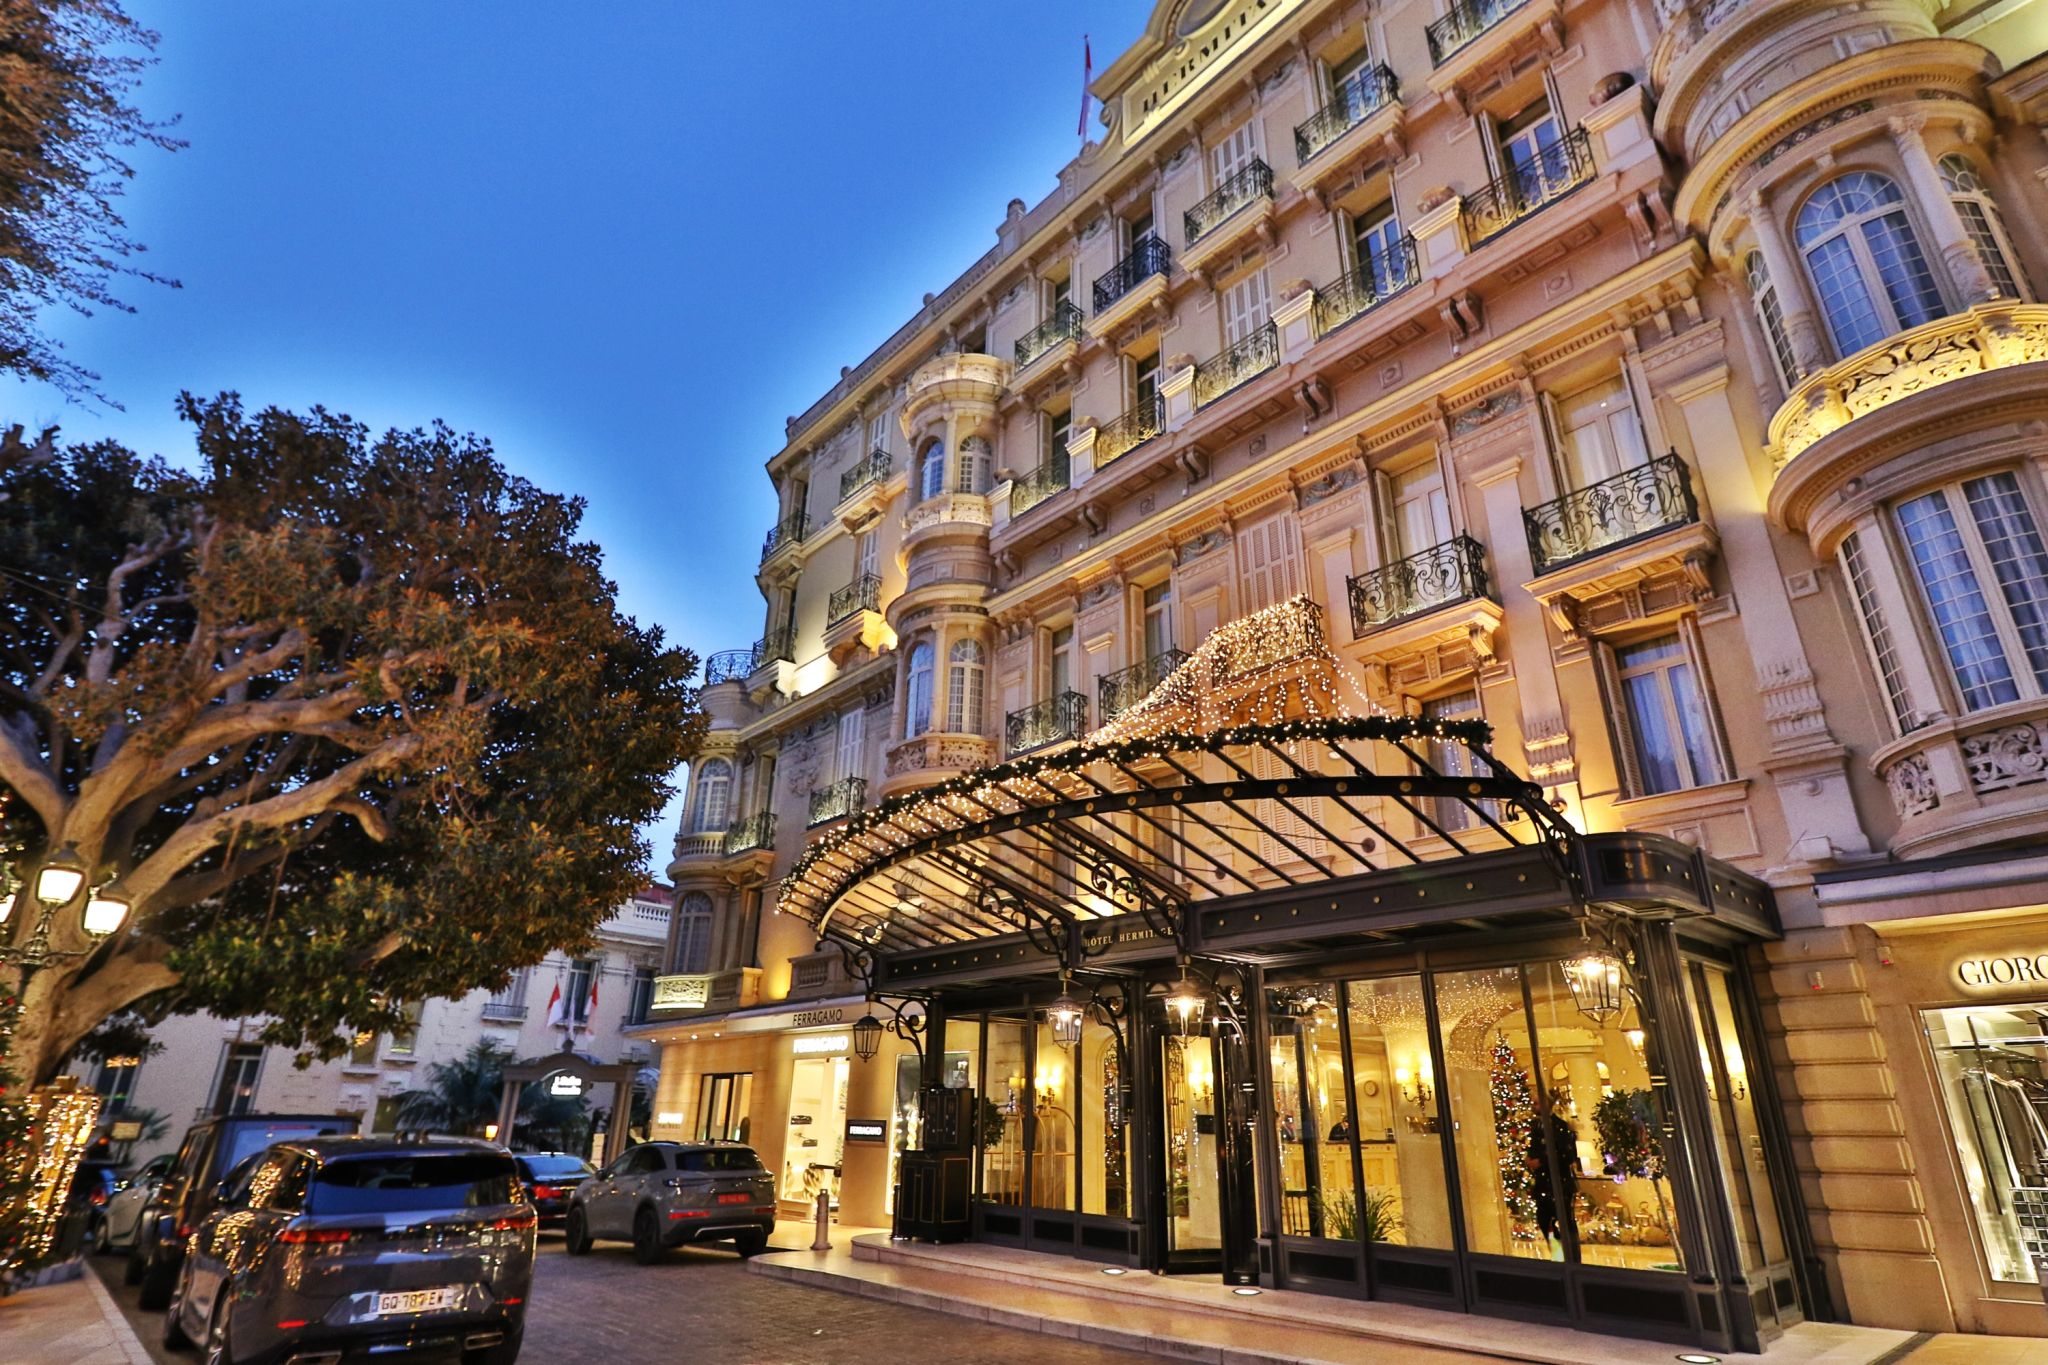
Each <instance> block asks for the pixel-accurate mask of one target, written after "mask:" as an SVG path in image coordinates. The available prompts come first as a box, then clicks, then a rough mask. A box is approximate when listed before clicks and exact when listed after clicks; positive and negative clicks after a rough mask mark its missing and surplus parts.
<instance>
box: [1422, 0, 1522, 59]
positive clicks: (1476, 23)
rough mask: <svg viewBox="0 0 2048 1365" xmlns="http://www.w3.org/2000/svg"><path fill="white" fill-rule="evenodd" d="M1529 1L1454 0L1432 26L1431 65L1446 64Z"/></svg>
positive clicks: (1430, 26)
mask: <svg viewBox="0 0 2048 1365" xmlns="http://www.w3.org/2000/svg"><path fill="white" fill-rule="evenodd" d="M1526 3H1528V0H1452V3H1451V8H1450V10H1449V12H1448V13H1446V14H1445V15H1444V17H1443V18H1441V19H1437V20H1434V21H1432V22H1431V24H1430V25H1429V29H1428V35H1429V61H1430V65H1432V66H1442V65H1443V64H1444V63H1445V62H1447V61H1449V60H1450V59H1451V58H1452V57H1454V56H1456V55H1457V54H1458V53H1460V52H1462V51H1464V50H1465V48H1467V47H1469V46H1470V45H1471V44H1472V43H1474V42H1476V41H1478V39H1480V38H1481V37H1483V36H1484V35H1485V34H1486V32H1487V30H1489V29H1491V28H1492V27H1493V26H1494V25H1495V24H1498V23H1499V22H1500V21H1501V20H1503V19H1505V18H1507V17H1508V16H1509V15H1510V14H1513V13H1514V12H1515V11H1516V10H1519V9H1520V8H1522V6H1523V5H1524V4H1526Z"/></svg>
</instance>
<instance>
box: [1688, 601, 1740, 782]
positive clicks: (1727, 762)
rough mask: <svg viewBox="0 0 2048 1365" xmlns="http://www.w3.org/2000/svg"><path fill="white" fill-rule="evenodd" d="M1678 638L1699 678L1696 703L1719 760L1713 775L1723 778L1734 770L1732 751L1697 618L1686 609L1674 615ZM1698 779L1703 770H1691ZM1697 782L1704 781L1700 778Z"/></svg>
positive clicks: (1730, 774) (1718, 780)
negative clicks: (1701, 707)
mask: <svg viewBox="0 0 2048 1365" xmlns="http://www.w3.org/2000/svg"><path fill="white" fill-rule="evenodd" d="M1678 638H1679V639H1680V640H1682V641H1684V642H1685V652H1686V653H1687V654H1688V655H1690V656H1691V660H1692V671H1693V674H1694V676H1695V677H1696V678H1697V679H1698V681H1699V687H1700V705H1701V706H1703V707H1705V708H1706V712H1707V729H1708V730H1709V731H1710V732H1711V733H1710V735H1709V738H1711V739H1712V740H1713V742H1714V753H1715V756H1716V757H1718V758H1719V759H1720V760H1721V771H1720V772H1719V773H1718V774H1717V775H1716V776H1715V778H1714V780H1715V781H1717V782H1726V781H1727V780H1728V779H1729V778H1730V777H1731V776H1733V775H1734V773H1735V754H1734V753H1733V751H1731V750H1730V749H1729V747H1728V727H1727V726H1725V725H1723V724H1722V723H1721V703H1720V701H1719V700H1717V699H1716V698H1715V696H1714V675H1713V674H1712V673H1710V672H1708V671H1707V646H1706V642H1705V641H1704V640H1702V639H1700V623H1699V618H1698V617H1696V616H1694V615H1693V614H1692V613H1690V612H1687V613H1686V614H1685V615H1684V616H1681V617H1679V618H1678ZM1693 776H1694V780H1695V781H1698V780H1699V779H1700V778H1702V777H1703V776H1704V774H1699V773H1695V774H1694V775H1693ZM1701 785H1703V786H1704V785H1706V784H1705V783H1704V782H1702V783H1701Z"/></svg>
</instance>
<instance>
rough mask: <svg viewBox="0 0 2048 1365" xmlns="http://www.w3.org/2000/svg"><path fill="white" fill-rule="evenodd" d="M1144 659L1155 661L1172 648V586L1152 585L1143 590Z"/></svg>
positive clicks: (1170, 584) (1164, 584) (1166, 584)
mask: <svg viewBox="0 0 2048 1365" xmlns="http://www.w3.org/2000/svg"><path fill="white" fill-rule="evenodd" d="M1144 611H1145V657H1146V658H1147V659H1156V658H1158V657H1159V656H1160V655H1162V654H1165V653H1166V652H1167V651H1169V650H1171V649H1172V648H1173V584H1172V583H1171V582H1166V583H1154V584H1153V585H1152V586H1151V587H1149V588H1147V589H1145V596H1144Z"/></svg>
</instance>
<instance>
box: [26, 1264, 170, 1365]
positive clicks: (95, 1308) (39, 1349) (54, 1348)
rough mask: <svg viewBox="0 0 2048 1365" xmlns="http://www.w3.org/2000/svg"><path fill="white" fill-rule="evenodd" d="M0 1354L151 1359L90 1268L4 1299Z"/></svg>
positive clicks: (63, 1364) (118, 1364) (56, 1363)
mask: <svg viewBox="0 0 2048 1365" xmlns="http://www.w3.org/2000/svg"><path fill="white" fill-rule="evenodd" d="M0 1359H4V1360H7V1361H9V1362H10V1365H150V1357H149V1353H148V1352H147V1351H145V1350H144V1349H143V1348H142V1342H141V1341H140V1340H139V1339H138V1338H137V1337H136V1335H135V1333H134V1331H133V1330H131V1329H130V1328H129V1326H128V1323H127V1321H126V1319H124V1318H123V1317H122V1316H121V1310H120V1309H119V1308H117V1307H115V1305H114V1301H113V1299H112V1298H111V1297H109V1296H108V1294H107V1291H106V1290H105V1288H103V1287H102V1286H101V1284H100V1281H99V1277H98V1276H97V1275H94V1274H92V1273H91V1272H90V1271H85V1272H83V1273H81V1274H79V1275H78V1276H76V1277H75V1278H72V1279H68V1280H64V1281H62V1282H60V1283H58V1284H45V1285H38V1286H37V1287H36V1288H34V1289H24V1290H22V1291H21V1292H20V1293H18V1294H13V1295H10V1296H9V1297H7V1298H4V1299H0Z"/></svg>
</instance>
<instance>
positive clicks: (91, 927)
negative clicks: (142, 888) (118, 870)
mask: <svg viewBox="0 0 2048 1365" xmlns="http://www.w3.org/2000/svg"><path fill="white" fill-rule="evenodd" d="M127 918H128V893H127V892H126V891H123V890H122V889H121V888H120V885H119V884H118V883H114V882H109V883H108V884H107V885H105V886H103V887H101V888H99V889H98V890H97V891H95V892H93V893H92V895H91V896H90V897H88V898H87V900H86V902H85V921H84V927H85V932H86V933H88V934H90V935H92V936H93V937H94V938H106V937H107V936H108V935H110V934H112V933H114V931H116V930H117V929H119V928H120V927H121V925H122V924H123V923H124V922H125V921H126V920H127Z"/></svg>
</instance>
